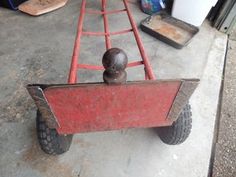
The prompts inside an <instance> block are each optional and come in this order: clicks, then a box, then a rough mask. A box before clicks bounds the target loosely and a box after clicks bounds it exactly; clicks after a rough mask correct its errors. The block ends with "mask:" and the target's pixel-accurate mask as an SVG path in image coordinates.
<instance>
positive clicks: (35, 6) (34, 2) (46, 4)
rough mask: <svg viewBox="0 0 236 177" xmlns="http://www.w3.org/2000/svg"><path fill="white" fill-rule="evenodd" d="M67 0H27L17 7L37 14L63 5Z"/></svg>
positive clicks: (31, 13) (25, 11)
mask: <svg viewBox="0 0 236 177" xmlns="http://www.w3.org/2000/svg"><path fill="white" fill-rule="evenodd" d="M67 1H68V0H28V1H26V2H24V3H22V4H21V5H20V6H19V7H18V8H19V10H20V11H22V12H24V13H27V14H30V15H33V16H38V15H42V14H45V13H48V12H51V11H53V10H56V9H58V8H61V7H63V6H64V5H65V4H66V3H67Z"/></svg>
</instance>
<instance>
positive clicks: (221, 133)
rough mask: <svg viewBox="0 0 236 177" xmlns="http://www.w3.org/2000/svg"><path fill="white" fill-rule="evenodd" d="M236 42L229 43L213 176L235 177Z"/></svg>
mask: <svg viewBox="0 0 236 177" xmlns="http://www.w3.org/2000/svg"><path fill="white" fill-rule="evenodd" d="M235 50H236V41H232V40H230V41H229V44H228V52H227V57H226V66H225V75H224V87H223V97H222V107H221V114H220V120H219V130H218V137H217V142H216V149H215V158H214V166H213V176H215V177H234V176H236V137H235V134H236V119H235V117H236V112H235V104H236V95H235V94H236V93H235V90H236V72H235V66H236V61H235V57H236V53H235Z"/></svg>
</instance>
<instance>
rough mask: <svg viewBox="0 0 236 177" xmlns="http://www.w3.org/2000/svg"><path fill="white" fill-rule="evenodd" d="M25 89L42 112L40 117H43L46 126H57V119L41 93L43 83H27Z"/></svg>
mask: <svg viewBox="0 0 236 177" xmlns="http://www.w3.org/2000/svg"><path fill="white" fill-rule="evenodd" d="M27 90H28V92H29V94H30V95H31V97H32V98H33V100H34V102H35V104H36V106H37V107H38V109H39V111H40V113H41V114H42V117H43V118H44V119H45V121H46V124H47V126H48V127H49V128H53V129H54V128H58V127H59V124H58V122H57V119H56V118H55V115H54V114H53V112H52V110H51V108H50V106H49V104H48V102H47V99H46V97H45V95H44V93H43V85H42V87H41V86H39V85H27Z"/></svg>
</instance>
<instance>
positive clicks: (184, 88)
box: [167, 79, 199, 121]
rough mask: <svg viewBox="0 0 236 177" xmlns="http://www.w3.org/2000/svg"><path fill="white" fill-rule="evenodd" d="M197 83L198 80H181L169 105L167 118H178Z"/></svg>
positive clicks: (173, 119)
mask: <svg viewBox="0 0 236 177" xmlns="http://www.w3.org/2000/svg"><path fill="white" fill-rule="evenodd" d="M198 84H199V80H198V79H195V80H183V82H182V84H181V86H180V88H179V91H178V93H177V95H176V97H175V99H174V102H173V104H172V106H171V109H170V111H169V114H168V116H167V119H169V120H171V121H175V120H177V119H178V116H179V114H180V113H181V111H182V109H183V108H184V106H185V105H186V104H187V102H188V100H189V98H190V97H191V95H192V94H193V92H194V90H195V89H196V87H197V86H198Z"/></svg>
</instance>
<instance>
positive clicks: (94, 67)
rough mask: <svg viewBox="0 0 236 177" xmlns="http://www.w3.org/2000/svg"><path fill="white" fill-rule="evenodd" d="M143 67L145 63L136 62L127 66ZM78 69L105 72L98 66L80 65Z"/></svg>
mask: <svg viewBox="0 0 236 177" xmlns="http://www.w3.org/2000/svg"><path fill="white" fill-rule="evenodd" d="M139 65H143V61H135V62H130V63H128V65H127V68H129V67H134V66H139ZM77 68H78V69H79V68H80V69H90V70H104V67H103V66H98V65H88V64H78V65H77Z"/></svg>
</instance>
